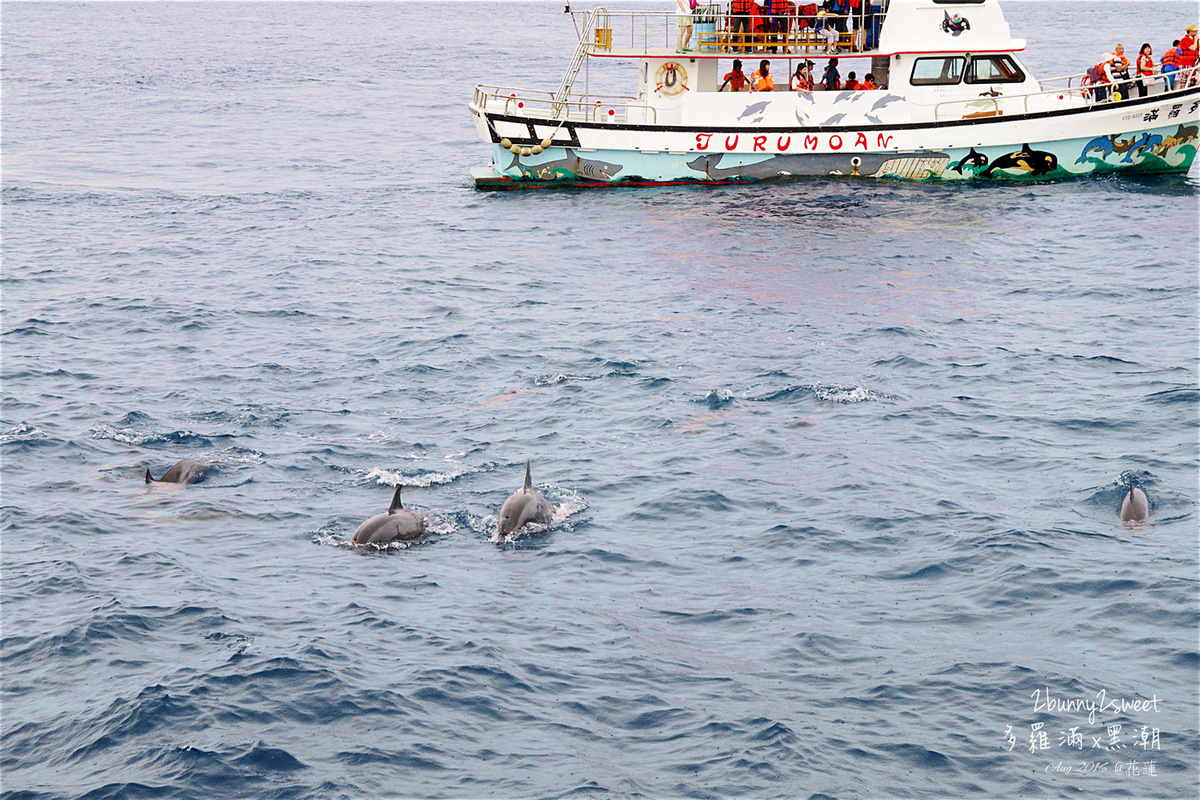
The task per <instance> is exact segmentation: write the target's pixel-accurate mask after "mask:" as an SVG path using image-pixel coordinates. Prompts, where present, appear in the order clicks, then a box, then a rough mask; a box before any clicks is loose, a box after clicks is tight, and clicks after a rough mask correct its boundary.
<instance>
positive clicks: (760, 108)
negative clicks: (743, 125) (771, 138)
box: [738, 100, 767, 119]
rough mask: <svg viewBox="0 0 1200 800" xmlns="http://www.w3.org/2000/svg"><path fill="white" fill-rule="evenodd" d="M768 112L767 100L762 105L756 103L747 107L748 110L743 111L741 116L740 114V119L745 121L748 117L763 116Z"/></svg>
mask: <svg viewBox="0 0 1200 800" xmlns="http://www.w3.org/2000/svg"><path fill="white" fill-rule="evenodd" d="M766 110H767V102H766V101H765V100H764V101H762V102H760V103H754V104H753V105H749V106H746V110H745V111H743V112H742V113H741V114H738V119H745V118H746V117H752V116H754V115H756V114H761V113H763V112H764V111H766Z"/></svg>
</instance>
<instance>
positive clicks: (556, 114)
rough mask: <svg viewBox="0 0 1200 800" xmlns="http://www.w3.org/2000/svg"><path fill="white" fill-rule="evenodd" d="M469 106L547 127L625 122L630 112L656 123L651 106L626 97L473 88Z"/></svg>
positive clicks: (504, 87) (491, 87) (501, 88)
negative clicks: (536, 121)
mask: <svg viewBox="0 0 1200 800" xmlns="http://www.w3.org/2000/svg"><path fill="white" fill-rule="evenodd" d="M471 105H472V106H473V107H474V108H477V109H479V110H480V111H490V112H492V113H493V114H512V115H514V116H523V117H532V118H535V119H544V120H546V122H547V123H559V122H598V121H608V122H626V121H628V120H629V118H630V111H636V112H639V113H640V115H641V120H640V121H642V122H645V123H648V124H650V125H654V124H657V123H658V112H657V110H656V109H655V108H654V107H653V106H649V105H647V104H645V103H639V102H637V98H636V97H632V96H629V95H612V94H573V95H568V96H567V98H566V99H563V98H561V97H560V96H559V95H558V93H557V92H549V91H545V90H539V89H515V88H511V87H506V86H485V85H482V84H481V85H479V86H476V87H475V91H474V93H473V95H472V97H471Z"/></svg>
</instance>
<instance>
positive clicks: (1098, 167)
mask: <svg viewBox="0 0 1200 800" xmlns="http://www.w3.org/2000/svg"><path fill="white" fill-rule="evenodd" d="M781 99H782V98H781ZM1198 107H1200V88H1193V89H1191V90H1188V91H1185V92H1176V93H1171V94H1169V95H1159V96H1156V97H1151V98H1145V99H1138V100H1129V101H1124V102H1120V103H1110V104H1106V105H1103V106H1092V107H1084V108H1077V109H1069V110H1059V111H1052V112H1048V113H1042V114H1028V115H1019V116H1013V117H1007V118H1005V117H995V118H991V119H964V120H951V121H943V122H934V123H924V124H921V123H908V124H893V125H874V126H873V125H863V126H853V125H849V126H846V125H842V126H817V127H812V126H807V127H790V128H789V127H753V126H725V127H720V128H700V127H695V126H679V125H676V126H650V125H636V124H635V125H621V124H600V123H587V122H578V123H573V122H569V121H568V122H566V123H558V122H549V121H547V120H544V119H536V118H525V117H514V116H508V115H490V114H488V113H487V112H484V111H477V124H478V125H479V128H480V134H481V135H482V136H484V138H486V139H489V140H491V141H492V144H493V152H492V164H491V165H490V167H488V168H483V169H479V170H474V171H473V178H474V180H475V184H476V186H477V187H479V188H503V189H509V188H536V187H542V186H555V185H571V186H605V185H658V184H677V183H718V184H720V183H743V182H752V181H764V180H780V179H787V178H800V177H829V176H841V177H860V178H880V179H891V180H906V181H922V182H930V181H958V180H990V181H998V180H1057V179H1063V178H1072V177H1081V176H1086V175H1105V174H1111V173H1116V172H1123V173H1130V174H1168V173H1182V172H1187V171H1188V170H1189V169H1190V168H1191V166H1192V163H1193V161H1194V160H1195V156H1196V150H1197V147H1198V144H1200V142H1198V133H1200V112H1198ZM505 140H507V141H508V142H509V144H510V147H509V148H506V147H504V146H502V144H501V142H502V141H505ZM547 140H549V143H550V146H549V147H545V148H544V149H541V148H539V149H541V152H538V153H536V154H535V153H534V152H533V146H534V145H539V144H540V145H544V144H546V141H547ZM511 147H516V148H518V152H515V153H514V152H512V150H511ZM522 148H523V149H522Z"/></svg>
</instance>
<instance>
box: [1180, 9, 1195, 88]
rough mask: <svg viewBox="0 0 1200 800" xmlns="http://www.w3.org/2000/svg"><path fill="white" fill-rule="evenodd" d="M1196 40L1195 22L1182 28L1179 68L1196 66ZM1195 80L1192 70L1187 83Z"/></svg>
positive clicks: (1189, 83)
mask: <svg viewBox="0 0 1200 800" xmlns="http://www.w3.org/2000/svg"><path fill="white" fill-rule="evenodd" d="M1196 47H1197V40H1196V26H1195V24H1192V25H1188V26H1187V27H1186V28H1184V34H1183V38H1182V39H1180V40H1179V68H1180V69H1191V68H1192V67H1194V66H1196V61H1197V50H1196ZM1195 82H1196V73H1195V72H1194V71H1193V72H1192V74H1191V76H1190V77H1189V78H1188V79H1187V85H1189V86H1190V85H1191V84H1193V83H1195Z"/></svg>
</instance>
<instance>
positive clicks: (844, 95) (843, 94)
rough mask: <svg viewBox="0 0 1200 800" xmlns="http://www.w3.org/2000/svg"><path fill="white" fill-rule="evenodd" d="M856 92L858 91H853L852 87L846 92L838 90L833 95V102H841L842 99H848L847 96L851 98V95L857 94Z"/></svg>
mask: <svg viewBox="0 0 1200 800" xmlns="http://www.w3.org/2000/svg"><path fill="white" fill-rule="evenodd" d="M857 94H858V92H857V91H855V90H854V89H851V90H850V91H848V92H838V94H837V97H834V98H833V102H835V103H840V102H842V101H843V100H846V99H849V98H851V97H854V96H855V95H857Z"/></svg>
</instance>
